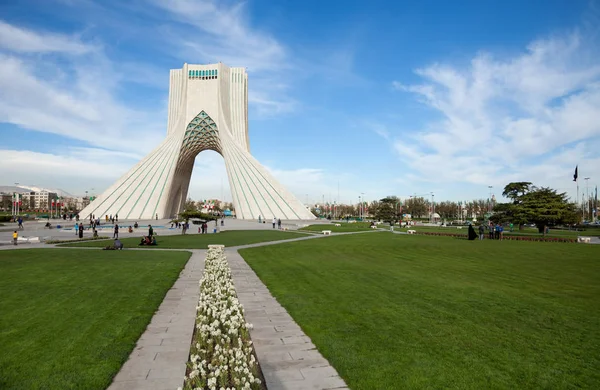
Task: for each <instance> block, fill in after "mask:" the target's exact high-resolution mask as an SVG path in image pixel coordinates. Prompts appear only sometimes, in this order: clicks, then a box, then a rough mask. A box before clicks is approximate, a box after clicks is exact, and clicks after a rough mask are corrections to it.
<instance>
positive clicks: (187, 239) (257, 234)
mask: <svg viewBox="0 0 600 390" xmlns="http://www.w3.org/2000/svg"><path fill="white" fill-rule="evenodd" d="M128 234H129V233H124V234H121V237H127V235H128ZM134 234H136V235H135V236H134V237H131V238H121V242H122V243H123V246H124V247H125V248H132V247H136V248H147V249H153V248H157V249H160V248H163V249H206V248H208V246H209V245H213V244H217V245H225V246H238V245H247V244H255V243H257V242H267V241H280V240H289V239H292V238H298V237H304V236H306V234H303V233H296V232H284V231H280V230H230V231H225V232H222V233H218V234H185V235H183V234H178V235H175V236H157V237H156V241H157V243H158V245H157V246H138V244H139V243H140V239H141V237H142V235H143V234H148V233H147V232H146V231H144V232H143V233H140V232H136V233H134ZM132 235H133V234H132ZM112 241H113V240H99V241H87V242H80V243H69V244H64V245H61V246H76V247H80V246H86V247H105V246H107V245H110V244H111V243H112Z"/></svg>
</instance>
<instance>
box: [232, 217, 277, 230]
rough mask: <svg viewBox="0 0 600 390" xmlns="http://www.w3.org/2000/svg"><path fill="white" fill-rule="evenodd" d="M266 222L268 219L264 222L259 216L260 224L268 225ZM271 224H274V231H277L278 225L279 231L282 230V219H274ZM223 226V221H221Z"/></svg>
mask: <svg viewBox="0 0 600 390" xmlns="http://www.w3.org/2000/svg"><path fill="white" fill-rule="evenodd" d="M266 222H267V220H266V219H264V220H263V219H262V216H261V215H259V216H258V223H266ZM271 223H272V224H273V229H275V225H277V228H278V229H281V219H278V218H275V217H273V220H272V221H271ZM221 226H223V223H222V221H221Z"/></svg>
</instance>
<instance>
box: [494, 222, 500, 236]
mask: <svg viewBox="0 0 600 390" xmlns="http://www.w3.org/2000/svg"><path fill="white" fill-rule="evenodd" d="M495 230H496V240H499V239H500V224H499V223H497V224H496V229H495Z"/></svg>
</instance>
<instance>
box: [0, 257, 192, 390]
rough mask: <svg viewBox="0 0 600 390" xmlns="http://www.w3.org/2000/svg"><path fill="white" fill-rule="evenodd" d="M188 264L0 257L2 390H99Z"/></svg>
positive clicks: (179, 260) (172, 260) (179, 261)
mask: <svg viewBox="0 0 600 390" xmlns="http://www.w3.org/2000/svg"><path fill="white" fill-rule="evenodd" d="M189 256H190V254H189V253H187V252H169V253H167V252H164V251H161V252H154V253H147V252H139V251H137V252H136V251H128V252H122V251H90V250H73V249H71V250H69V249H25V250H14V251H12V250H10V251H9V250H3V251H0V297H1V298H0V346H1V347H0V351H1V352H0V388H1V389H52V390H53V389H56V390H63V389H90V390H92V389H105V388H106V387H107V386H108V385H109V384H110V383H111V381H112V378H113V376H114V375H116V374H117V372H118V371H119V369H120V368H121V366H122V364H123V363H124V362H125V361H126V360H127V357H128V356H129V354H130V353H131V351H132V350H133V348H134V346H135V343H136V341H137V339H138V338H139V337H140V335H141V334H142V333H143V332H144V330H145V329H146V326H147V325H148V323H149V322H150V319H151V318H152V316H153V314H154V312H155V311H156V309H157V308H158V306H159V305H160V303H161V302H162V300H163V298H164V296H165V294H166V292H167V291H168V290H169V288H170V287H171V286H172V285H173V283H174V282H175V280H177V277H178V275H179V273H180V272H181V270H182V269H183V267H184V265H185V263H186V262H187V260H188V258H189Z"/></svg>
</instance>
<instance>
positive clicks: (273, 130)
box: [0, 0, 600, 202]
mask: <svg viewBox="0 0 600 390" xmlns="http://www.w3.org/2000/svg"><path fill="white" fill-rule="evenodd" d="M451 3H452V4H451ZM459 3H460V5H457V4H458V3H456V2H446V1H420V2H408V1H396V2H394V1H371V2H368V3H366V2H353V1H344V2H341V1H339V2H337V1H329V2H323V1H302V2H291V1H282V2H271V1H266V0H260V1H258V0H249V1H246V2H235V1H207V0H201V1H200V0H198V1H192V0H170V1H167V0H133V1H129V2H119V1H114V2H113V1H101V2H100V1H97V2H96V1H92V0H55V1H48V0H46V1H41V0H40V1H20V2H13V3H12V4H9V2H4V3H2V4H0V137H1V139H2V143H1V145H0V155H1V156H2V157H1V160H2V161H3V169H2V170H1V171H0V184H5V185H9V184H12V183H14V182H19V183H22V184H25V183H27V184H32V185H37V186H43V187H50V188H62V189H64V190H66V191H68V192H71V193H76V194H82V193H83V192H84V191H86V190H88V191H92V192H96V193H99V192H101V191H102V190H103V189H105V188H106V187H108V186H109V185H110V184H111V183H112V182H113V181H114V180H116V179H117V178H118V177H119V176H120V175H121V174H123V173H125V172H126V171H127V170H128V169H129V168H130V167H131V166H132V165H133V164H135V163H136V162H137V161H138V160H139V159H140V158H141V157H143V155H144V154H146V153H147V152H149V151H150V150H152V148H153V147H155V146H156V145H157V144H158V143H159V142H160V141H161V139H162V137H163V136H164V134H165V133H166V109H167V96H168V74H169V72H168V71H169V69H174V68H180V67H181V66H182V65H183V63H184V62H187V63H211V62H217V61H222V62H224V63H226V64H228V65H229V66H245V67H247V68H248V72H249V78H250V81H249V86H250V88H249V99H250V118H249V130H250V143H251V150H252V153H253V154H254V155H255V157H257V158H258V160H259V161H261V162H262V163H264V164H265V165H266V166H267V167H268V168H269V169H270V170H271V171H272V173H273V174H274V175H275V176H276V177H277V178H278V179H279V180H281V181H282V182H283V183H284V184H285V185H286V186H288V187H289V188H290V189H291V190H292V191H293V192H294V193H295V194H296V195H297V196H298V197H299V198H300V199H301V200H302V201H305V199H306V198H307V196H308V199H309V201H311V202H317V201H319V200H321V199H322V197H323V195H324V196H325V199H326V200H336V199H338V188H339V201H342V202H350V201H356V200H357V199H358V195H360V193H365V197H366V198H367V199H378V198H381V197H383V196H386V195H388V194H395V195H399V196H401V197H406V196H408V195H410V194H415V193H416V194H425V193H430V192H434V193H435V198H436V200H442V199H452V200H466V199H474V198H485V197H487V196H488V194H489V190H488V186H489V185H492V186H493V187H494V192H495V193H496V194H498V192H500V191H499V189H500V188H502V187H503V186H504V185H505V184H506V183H508V182H510V181H532V182H534V184H537V185H548V186H552V187H554V188H558V189H561V190H563V191H567V192H569V193H570V194H572V195H573V196H574V195H575V186H574V183H573V182H572V179H571V178H572V174H573V170H574V167H575V165H576V164H579V173H580V178H583V177H591V179H590V185H594V184H596V183H597V182H599V181H600V152H599V151H600V148H599V147H600V39H599V37H600V35H599V34H600V27H599V26H600V4H599V3H598V2H595V1H591V2H590V1H587V2H586V1H527V2H522V1H497V2H492V1H485V2H482V1H462V2H459ZM584 186H585V185H584V184H583V181H582V183H581V187H582V188H584ZM92 189H93V190H92ZM222 194H224V196H225V198H226V199H228V200H230V199H231V197H230V195H229V190H228V185H227V180H226V174H225V167H224V164H223V161H222V158H221V157H220V156H219V155H217V154H216V153H212V152H204V153H201V154H200V155H199V156H198V158H197V160H196V167H195V169H194V174H193V181H192V184H191V186H190V196H191V197H192V198H195V199H200V198H210V197H218V198H221V197H222Z"/></svg>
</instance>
